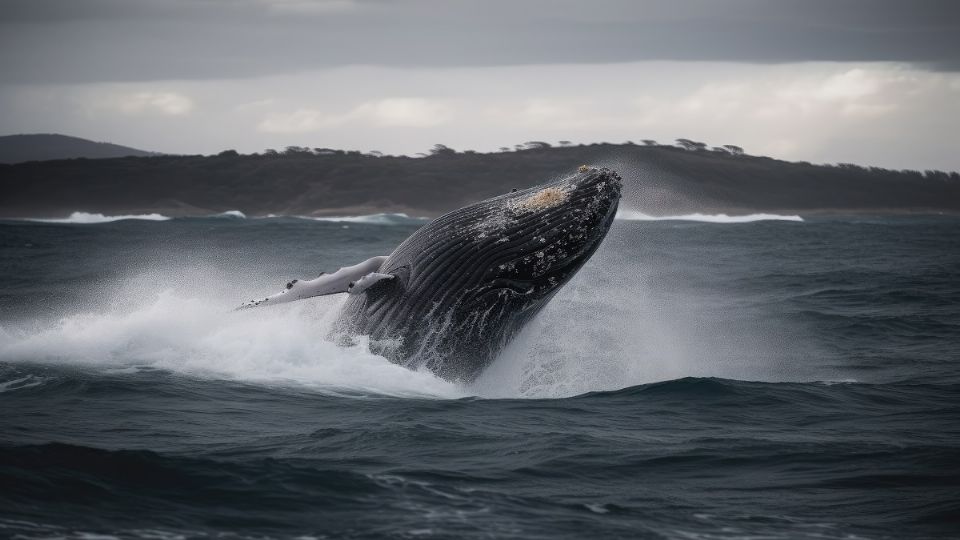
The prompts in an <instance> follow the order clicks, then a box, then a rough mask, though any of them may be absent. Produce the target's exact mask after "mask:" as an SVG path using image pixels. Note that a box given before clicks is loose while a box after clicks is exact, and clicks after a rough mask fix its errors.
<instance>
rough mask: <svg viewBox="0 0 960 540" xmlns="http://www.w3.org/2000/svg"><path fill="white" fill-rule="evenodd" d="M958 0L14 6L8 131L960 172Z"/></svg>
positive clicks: (161, 143)
mask: <svg viewBox="0 0 960 540" xmlns="http://www.w3.org/2000/svg"><path fill="white" fill-rule="evenodd" d="M958 126H960V1H954V0H911V1H905V0H683V1H680V0H654V1H642V0H606V1H601V0H591V1H572V0H474V1H467V0H0V130H2V132H3V134H13V133H38V132H57V133H65V134H70V135H77V136H81V137H86V138H91V139H95V140H105V141H111V142H116V143H119V144H125V145H130V146H135V147H139V148H143V149H146V150H155V151H161V152H173V153H212V152H217V151H219V150H223V149H226V148H235V149H237V150H240V151H243V152H251V151H261V150H263V149H264V148H270V147H272V148H282V147H284V146H286V145H297V146H310V147H335V148H346V149H358V150H364V151H367V150H379V151H383V152H386V153H405V154H415V153H417V152H422V151H426V150H427V149H428V148H429V147H430V146H432V145H433V144H434V143H444V144H448V145H450V146H453V147H454V148H457V149H476V150H482V151H486V150H494V149H497V148H499V147H501V146H512V145H513V144H516V143H522V142H524V141H529V140H543V141H548V142H556V141H557V140H572V141H574V142H586V143H589V142H599V141H609V142H623V141H626V140H634V141H639V140H640V139H656V140H660V141H664V142H667V141H672V140H673V139H675V138H678V137H687V138H692V139H697V140H703V141H705V142H708V143H710V144H712V145H720V144H737V145H740V146H743V147H745V148H746V149H747V151H748V152H750V153H753V154H765V155H772V156H776V157H781V158H785V159H791V160H806V161H812V162H817V163H822V162H830V163H835V162H857V163H862V164H870V165H880V166H886V167H893V168H916V169H924V168H940V169H950V170H960V137H958V135H957V131H958Z"/></svg>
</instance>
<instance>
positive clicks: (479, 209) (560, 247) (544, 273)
mask: <svg viewBox="0 0 960 540" xmlns="http://www.w3.org/2000/svg"><path fill="white" fill-rule="evenodd" d="M620 190H621V179H620V176H619V175H617V173H615V172H613V171H611V170H609V169H596V168H590V167H587V166H582V167H580V169H579V172H578V173H577V174H575V175H573V176H570V177H567V178H563V179H561V180H557V181H554V182H550V183H548V184H544V185H540V186H536V187H532V188H529V189H525V190H522V191H517V190H514V191H513V192H511V193H508V194H505V195H501V196H499V197H494V198H492V199H488V200H485V201H481V202H478V203H475V204H472V205H469V206H466V207H464V208H461V209H459V210H455V211H453V212H450V213H448V214H446V215H444V216H442V217H440V218H438V219H437V220H436V221H434V222H432V223H430V224H429V225H426V226H424V227H423V228H421V229H420V230H418V231H417V232H415V233H414V234H413V235H411V236H410V237H409V238H407V239H406V240H405V241H404V242H403V243H402V244H400V246H399V247H397V248H396V249H395V250H394V251H393V253H392V254H391V255H390V256H389V257H386V256H384V257H373V258H371V259H368V260H366V261H364V262H362V263H359V264H356V265H353V266H349V267H344V268H341V269H340V270H338V271H336V272H334V273H332V274H321V275H320V277H318V278H316V279H313V280H309V281H300V280H293V281H291V282H289V283H287V286H286V290H284V291H282V292H280V293H278V294H275V295H273V296H270V297H267V298H263V299H260V300H251V301H250V302H248V303H247V304H245V305H244V306H241V309H248V308H255V307H263V306H273V305H276V304H280V303H285V302H291V301H296V300H302V299H305V298H312V297H315V296H321V295H326V294H335V293H344V292H346V293H350V294H351V298H350V300H349V301H348V302H347V304H346V306H344V309H343V312H342V314H341V317H340V324H339V325H338V328H337V331H336V332H335V334H336V335H335V337H338V338H339V340H338V341H339V342H341V343H343V344H348V343H350V342H351V341H352V336H357V335H363V336H365V337H368V338H369V344H370V350H371V351H372V352H374V353H376V354H379V355H381V356H383V357H385V358H387V359H389V360H391V361H392V362H394V363H397V364H400V365H403V366H406V367H410V368H416V369H419V368H426V369H429V370H430V371H431V372H433V373H435V374H436V375H438V376H440V377H443V378H445V379H447V380H450V381H458V382H471V381H473V380H475V379H476V378H477V376H478V375H479V374H480V373H481V372H482V371H483V369H484V368H485V367H487V366H488V365H490V363H491V362H492V361H493V360H494V359H495V358H496V356H497V354H498V353H499V352H500V351H501V350H502V349H503V347H504V346H505V345H506V344H507V343H508V342H509V341H510V339H511V338H512V337H513V336H515V335H516V334H517V332H519V331H520V329H522V328H523V325H524V323H526V322H527V321H529V320H530V319H531V318H533V317H534V316H535V315H536V314H537V312H539V311H540V310H541V309H542V308H543V307H544V306H545V305H546V304H547V302H548V301H549V300H550V298H551V297H552V296H553V295H554V294H555V293H556V292H557V291H558V290H559V289H560V287H562V286H563V285H564V284H565V283H567V282H568V281H569V280H570V279H571V278H572V277H573V276H574V274H576V273H577V271H578V270H579V269H580V268H581V267H582V266H583V264H584V263H585V262H586V261H587V260H588V259H589V258H590V256H591V255H593V253H594V252H595V251H596V250H597V248H598V247H599V246H600V243H601V242H602V241H603V239H604V237H605V236H606V234H607V231H608V230H609V229H610V225H611V223H613V218H614V216H615V215H616V211H617V203H618V202H619V200H620Z"/></svg>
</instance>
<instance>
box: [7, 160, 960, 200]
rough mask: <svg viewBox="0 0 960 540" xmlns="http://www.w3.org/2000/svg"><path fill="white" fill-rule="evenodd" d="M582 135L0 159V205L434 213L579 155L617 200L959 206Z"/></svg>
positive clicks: (928, 179)
mask: <svg viewBox="0 0 960 540" xmlns="http://www.w3.org/2000/svg"><path fill="white" fill-rule="evenodd" d="M734 150H736V152H734V151H725V150H720V149H714V150H709V149H703V148H694V149H683V148H678V147H675V146H667V145H656V144H649V145H637V144H619V145H616V144H591V145H580V146H564V147H555V146H554V147H551V146H549V145H545V144H544V143H537V144H536V145H532V146H529V147H527V148H522V149H520V150H518V151H506V152H494V153H487V154H484V153H477V152H470V151H467V152H455V151H453V150H451V149H449V148H447V147H443V146H439V145H438V147H437V148H435V149H434V151H433V152H432V153H431V155H429V156H425V157H420V158H413V157H406V156H380V155H372V154H362V153H360V152H355V151H346V152H345V151H343V150H331V149H325V148H320V149H308V148H298V147H290V148H288V149H287V150H285V151H282V152H276V151H272V150H271V151H267V152H264V153H263V154H251V155H242V154H238V153H236V152H234V151H225V152H222V153H221V154H218V155H215V156H155V157H131V158H120V159H90V160H76V159H74V160H60V161H41V162H31V163H21V164H17V165H0V193H2V194H3V196H2V197H0V217H31V216H50V217H56V216H66V215H69V214H70V213H71V212H74V211H85V212H101V213H107V214H131V213H150V212H158V213H162V214H166V215H170V216H185V215H205V214H211V213H218V212H223V211H226V210H240V211H242V212H243V213H245V214H247V215H249V216H258V215H267V214H277V215H358V214H372V213H377V212H405V213H407V214H410V215H415V216H436V215H439V214H441V213H443V212H446V211H448V210H452V209H454V208H457V207H460V206H463V205H465V204H468V203H470V202H473V201H476V200H479V199H483V198H486V197H490V196H492V195H496V194H500V193H504V192H509V191H510V189H511V188H523V187H527V186H531V185H535V184H539V183H542V182H545V181H548V180H551V179H553V178H557V177H559V176H560V175H565V174H569V173H571V172H573V171H575V170H576V168H577V167H578V166H579V165H581V164H590V165H595V166H607V167H611V168H614V169H616V170H617V171H619V172H620V173H621V175H622V176H623V178H624V184H625V187H624V199H623V202H622V203H621V206H622V207H624V208H629V209H633V210H639V211H642V212H644V213H648V214H652V215H671V214H676V213H690V212H706V213H717V212H726V213H754V212H771V213H791V214H793V213H800V214H810V213H817V212H838V213H874V212H876V213H888V212H951V213H960V175H958V174H957V173H955V172H953V173H946V172H940V171H924V172H920V171H893V170H887V169H879V168H874V167H871V168H864V167H860V166H857V165H851V164H839V165H812V164H810V163H792V162H786V161H780V160H776V159H771V158H767V157H756V156H750V155H745V154H743V153H742V151H740V149H739V148H735V147H734Z"/></svg>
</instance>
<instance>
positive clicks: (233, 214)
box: [207, 210, 247, 219]
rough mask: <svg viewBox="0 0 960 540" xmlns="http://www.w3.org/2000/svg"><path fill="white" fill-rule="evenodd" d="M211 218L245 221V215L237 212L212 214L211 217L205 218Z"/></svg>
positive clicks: (229, 211)
mask: <svg viewBox="0 0 960 540" xmlns="http://www.w3.org/2000/svg"><path fill="white" fill-rule="evenodd" d="M207 217H211V218H227V219H247V215H246V214H244V213H243V212H241V211H239V210H227V211H226V212H220V213H219V214H213V215H212V216H207Z"/></svg>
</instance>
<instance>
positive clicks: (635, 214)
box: [617, 210, 803, 223]
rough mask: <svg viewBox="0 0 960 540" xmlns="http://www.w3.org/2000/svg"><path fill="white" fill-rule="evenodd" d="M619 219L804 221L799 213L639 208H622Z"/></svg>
mask: <svg viewBox="0 0 960 540" xmlns="http://www.w3.org/2000/svg"><path fill="white" fill-rule="evenodd" d="M617 219H621V220H625V221H698V222H701V223H752V222H754V221H803V218H802V217H800V216H798V215H782V214H763V213H760V214H745V215H739V216H731V215H728V214H701V213H699V212H695V213H692V214H683V215H676V216H651V215H650V214H645V213H643V212H640V211H637V210H621V211H620V212H618V213H617Z"/></svg>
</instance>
